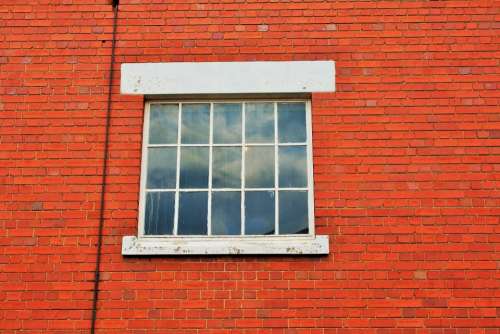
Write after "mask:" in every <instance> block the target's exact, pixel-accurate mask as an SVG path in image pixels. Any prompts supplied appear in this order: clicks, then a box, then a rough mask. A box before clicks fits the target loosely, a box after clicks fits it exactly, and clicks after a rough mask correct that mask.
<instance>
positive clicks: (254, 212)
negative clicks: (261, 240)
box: [245, 191, 275, 235]
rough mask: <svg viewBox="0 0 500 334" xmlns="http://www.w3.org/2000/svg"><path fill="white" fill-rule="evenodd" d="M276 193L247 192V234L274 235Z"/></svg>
mask: <svg viewBox="0 0 500 334" xmlns="http://www.w3.org/2000/svg"><path fill="white" fill-rule="evenodd" d="M274 231H275V228H274V191H246V192H245V234H250V235H251V234H256V235H268V234H274Z"/></svg>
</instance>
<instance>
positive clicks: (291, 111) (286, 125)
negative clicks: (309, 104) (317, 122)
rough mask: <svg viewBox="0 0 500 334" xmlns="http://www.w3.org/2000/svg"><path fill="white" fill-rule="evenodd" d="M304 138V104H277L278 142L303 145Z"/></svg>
mask: <svg viewBox="0 0 500 334" xmlns="http://www.w3.org/2000/svg"><path fill="white" fill-rule="evenodd" d="M306 138H307V136H306V105H305V103H303V102H300V103H278V139H279V142H280V143H303V142H305V141H306Z"/></svg>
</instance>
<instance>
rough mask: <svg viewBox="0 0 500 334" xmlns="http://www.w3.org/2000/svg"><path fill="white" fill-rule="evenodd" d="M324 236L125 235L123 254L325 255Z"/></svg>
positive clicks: (326, 244) (326, 248)
mask: <svg viewBox="0 0 500 334" xmlns="http://www.w3.org/2000/svg"><path fill="white" fill-rule="evenodd" d="M329 252H330V250H329V244H328V236H327V235H317V236H304V237H301V236H276V237H272V236H245V237H217V238H215V237H213V236H212V237H189V236H187V237H177V238H175V237H165V238H138V237H136V236H125V237H123V242H122V255H134V256H137V255H245V254H247V255H255V254H262V255H266V254H269V255H272V254H282V255H308V254H328V253H329Z"/></svg>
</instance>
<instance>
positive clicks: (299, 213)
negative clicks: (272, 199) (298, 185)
mask: <svg viewBox="0 0 500 334" xmlns="http://www.w3.org/2000/svg"><path fill="white" fill-rule="evenodd" d="M307 200H308V198H307V191H280V192H279V199H278V201H279V208H280V210H279V232H280V234H307V233H309V217H308V211H309V210H308V202H307Z"/></svg>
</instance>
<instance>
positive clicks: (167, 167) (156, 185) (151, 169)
mask: <svg viewBox="0 0 500 334" xmlns="http://www.w3.org/2000/svg"><path fill="white" fill-rule="evenodd" d="M176 167H177V149H176V148H175V147H154V148H153V147H151V148H149V149H148V177H147V182H146V183H147V185H146V188H148V189H160V188H175V170H176Z"/></svg>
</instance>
